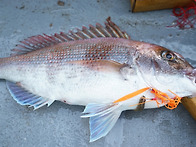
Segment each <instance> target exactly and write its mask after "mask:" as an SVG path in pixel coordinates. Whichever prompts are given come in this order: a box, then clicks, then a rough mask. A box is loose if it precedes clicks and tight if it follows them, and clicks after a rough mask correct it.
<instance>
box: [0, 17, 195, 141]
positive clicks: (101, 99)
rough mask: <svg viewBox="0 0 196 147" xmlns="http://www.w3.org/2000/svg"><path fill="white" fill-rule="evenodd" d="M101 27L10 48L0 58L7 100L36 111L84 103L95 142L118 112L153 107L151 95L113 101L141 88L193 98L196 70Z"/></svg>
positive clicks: (172, 55) (177, 58)
mask: <svg viewBox="0 0 196 147" xmlns="http://www.w3.org/2000/svg"><path fill="white" fill-rule="evenodd" d="M105 25H106V26H105V27H103V26H101V25H100V24H97V25H96V27H93V26H91V25H90V28H89V29H87V28H85V27H83V29H82V30H78V31H77V32H75V33H74V32H70V34H64V33H61V34H55V35H52V36H48V35H38V36H34V37H31V38H28V39H26V40H24V41H22V42H21V44H20V45H18V48H17V49H15V50H14V51H16V53H17V54H18V55H15V56H12V57H8V58H2V59H0V73H1V74H0V78H1V79H6V80H7V81H8V82H7V85H8V89H9V91H10V93H11V95H12V97H13V98H14V99H15V100H16V101H17V102H18V103H19V104H21V105H30V106H33V107H34V108H35V109H37V108H40V107H42V106H44V105H46V104H47V105H48V106H49V105H51V104H52V103H53V102H54V101H55V100H59V101H62V102H66V103H68V104H71V105H84V106H86V108H85V110H84V115H83V116H82V117H90V120H89V123H90V129H91V137H90V141H91V142H92V141H95V140H97V139H99V138H101V137H103V136H105V135H106V134H107V133H108V132H109V131H110V130H111V128H112V127H113V126H114V124H115V122H116V121H117V119H118V117H119V116H120V114H121V112H122V111H124V110H129V109H131V110H134V109H137V108H138V106H141V105H137V104H138V103H139V102H140V100H141V97H142V96H145V97H146V98H148V99H147V100H146V102H145V104H144V105H142V108H156V107H160V106H163V105H164V104H161V105H157V103H156V101H153V100H152V99H153V98H154V94H153V93H151V92H150V90H147V91H145V92H143V93H142V94H138V95H137V96H135V97H133V98H131V99H128V100H126V101H122V102H119V103H114V101H116V100H117V99H119V98H121V97H123V96H125V95H127V94H129V93H132V92H134V91H137V90H138V89H142V88H145V87H151V88H157V89H159V90H160V91H163V92H165V93H167V94H168V95H169V96H171V97H174V95H173V94H172V93H171V92H169V91H168V89H169V90H171V91H172V92H174V93H176V94H177V95H178V96H180V97H184V96H192V95H195V91H196V85H195V69H194V68H193V67H192V66H191V65H190V64H188V63H187V62H186V61H185V59H184V58H183V57H182V56H181V55H179V54H177V53H175V52H172V51H170V50H168V49H166V48H164V47H160V46H157V45H153V44H149V43H144V42H139V41H133V40H131V39H130V37H129V36H128V35H127V34H126V33H125V32H122V31H121V30H120V29H119V28H118V27H117V26H116V25H115V24H114V23H113V22H112V21H111V20H110V19H107V23H106V24H105Z"/></svg>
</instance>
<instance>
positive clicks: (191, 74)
mask: <svg viewBox="0 0 196 147" xmlns="http://www.w3.org/2000/svg"><path fill="white" fill-rule="evenodd" d="M185 75H186V76H187V77H188V78H189V79H190V80H191V81H192V82H193V83H194V85H195V86H196V68H194V69H193V70H191V71H190V70H189V71H185Z"/></svg>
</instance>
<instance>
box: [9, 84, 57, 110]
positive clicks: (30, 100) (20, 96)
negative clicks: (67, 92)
mask: <svg viewBox="0 0 196 147" xmlns="http://www.w3.org/2000/svg"><path fill="white" fill-rule="evenodd" d="M6 83H7V87H8V90H9V92H10V94H11V96H12V97H13V99H14V100H15V101H16V102H17V103H19V104H20V105H29V106H30V107H34V110H36V109H38V108H40V107H42V106H44V105H46V104H47V105H48V107H49V106H50V105H51V104H52V103H53V102H54V100H50V99H47V98H43V97H40V96H36V95H34V94H32V93H30V92H28V91H27V90H25V89H24V88H23V87H21V86H19V85H17V84H16V83H13V82H9V81H7V82H6Z"/></svg>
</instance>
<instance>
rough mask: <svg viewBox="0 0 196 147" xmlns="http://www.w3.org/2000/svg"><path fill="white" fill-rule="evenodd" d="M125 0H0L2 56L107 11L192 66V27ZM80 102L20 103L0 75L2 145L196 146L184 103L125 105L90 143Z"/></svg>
mask: <svg viewBox="0 0 196 147" xmlns="http://www.w3.org/2000/svg"><path fill="white" fill-rule="evenodd" d="M129 9H130V3H129V0H121V1H119V0H107V1H106V0H103V1H102V0H97V1H96V0H91V1H90V0H82V1H80V0H73V1H72V0H65V5H64V6H58V5H57V0H42V1H41V0H9V1H8V0H0V57H7V56H9V54H10V53H11V49H12V48H14V46H15V45H16V44H17V43H18V42H19V41H20V40H23V39H25V38H27V37H30V36H33V35H37V34H42V33H46V34H53V33H55V32H60V31H64V32H67V31H68V30H69V29H73V28H75V27H79V28H81V26H82V25H85V26H87V25H88V24H95V23H96V22H99V23H101V24H103V22H104V21H105V19H106V18H107V17H108V16H111V17H112V20H113V21H114V22H115V23H116V24H118V25H119V26H120V28H122V29H123V30H125V31H126V32H128V34H129V35H131V37H132V39H134V40H139V41H146V42H150V43H156V44H159V45H162V46H164V47H167V48H169V49H171V50H174V51H176V52H179V53H180V54H182V55H183V56H184V57H185V58H186V59H188V60H189V61H190V62H191V63H192V64H193V65H194V66H196V58H195V57H196V41H195V39H196V30H195V29H191V30H179V29H178V28H167V27H166V26H167V25H171V24H172V22H173V20H174V19H175V18H174V17H173V16H171V14H172V10H163V11H154V12H146V13H135V14H132V13H131V12H129ZM83 108H84V107H81V106H69V105H66V104H63V103H61V102H55V103H54V104H52V105H51V106H50V107H49V108H47V107H43V108H41V109H39V110H36V111H33V110H32V108H28V107H25V106H20V105H18V104H17V103H16V102H15V101H14V100H13V99H12V98H11V96H10V94H9V92H8V90H7V89H6V85H5V81H4V80H1V81H0V146H2V147H27V146H28V147H33V146H37V147H54V146H92V147H99V146H106V147H107V146H108V147H110V146H115V147H117V146H124V147H127V146H133V147H143V146H145V147H157V146H160V147H164V146H168V147H175V146H176V147H177V146H178V147H184V146H186V147H191V146H192V147H193V146H196V123H195V120H193V118H192V117H191V116H190V115H189V113H188V112H187V111H186V110H185V108H184V107H183V106H182V105H180V106H179V107H178V108H177V109H175V110H172V111H171V110H168V109H166V108H160V109H152V110H144V111H142V112H134V111H126V112H124V113H122V115H121V117H120V119H119V120H118V122H117V124H116V125H115V127H114V128H113V129H112V131H111V132H110V133H109V134H108V135H107V136H106V137H104V138H102V139H100V140H98V141H96V142H93V143H89V125H88V119H82V118H80V115H81V112H82V111H83Z"/></svg>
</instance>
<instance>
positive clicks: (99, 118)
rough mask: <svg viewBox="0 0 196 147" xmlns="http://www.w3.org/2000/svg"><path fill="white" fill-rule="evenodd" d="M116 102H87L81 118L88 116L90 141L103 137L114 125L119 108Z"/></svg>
mask: <svg viewBox="0 0 196 147" xmlns="http://www.w3.org/2000/svg"><path fill="white" fill-rule="evenodd" d="M118 108H119V105H118V104H88V105H87V106H86V108H85V109H84V112H83V113H85V114H84V115H82V116H81V117H82V118H86V117H90V119H89V124H90V134H91V135H90V142H93V141H96V140H98V139H100V138H101V137H104V136H106V135H107V134H108V132H109V131H110V130H111V129H112V127H113V126H114V125H115V123H116V121H117V120H118V118H119V116H120V114H121V112H122V111H121V110H120V109H118Z"/></svg>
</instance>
